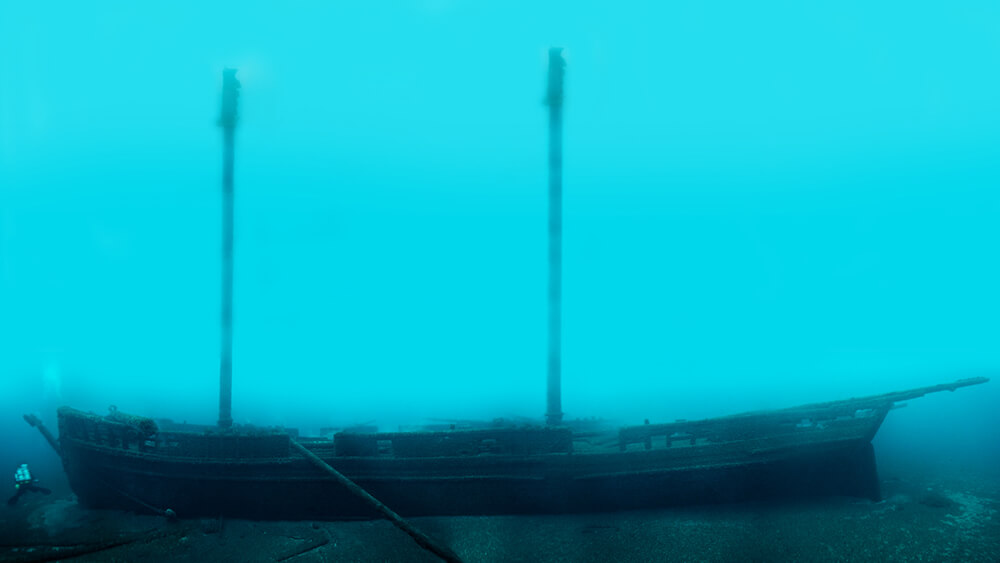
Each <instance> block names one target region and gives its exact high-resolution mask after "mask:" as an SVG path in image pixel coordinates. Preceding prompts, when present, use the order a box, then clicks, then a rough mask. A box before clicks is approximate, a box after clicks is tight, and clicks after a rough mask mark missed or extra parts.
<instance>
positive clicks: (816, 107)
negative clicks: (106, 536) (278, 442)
mask: <svg viewBox="0 0 1000 563" xmlns="http://www.w3.org/2000/svg"><path fill="white" fill-rule="evenodd" d="M997 11H998V7H997V6H996V5H995V4H994V3H988V2H978V3H977V2H963V3H961V4H959V5H947V6H945V5H942V4H937V3H917V4H914V3H912V2H888V3H879V5H878V6H872V5H870V3H866V2H851V3H844V2H838V3H830V4H827V5H823V6H812V7H804V6H799V5H797V4H794V3H780V2H757V3H752V4H747V3H738V2H731V3H724V4H712V5H704V4H703V3H697V2H684V3H670V5H669V6H668V5H663V4H662V3H657V2H646V3H634V4H630V5H628V6H625V7H622V6H615V7H613V6H612V5H611V4H606V5H602V4H587V3H581V2H551V3H546V4H545V5H544V6H539V5H536V3H533V2H523V3H518V2H504V3H480V2H449V1H447V0H439V1H426V2H390V3H388V4H385V5H381V6H377V7H376V6H374V5H370V4H368V3H333V2H311V3H310V2H300V3H295V5H294V6H285V7H276V6H270V5H266V4H251V3H242V2H241V3H236V2H232V3H227V2H214V3H209V5H206V3H204V2H174V3H171V4H170V5H164V6H159V7H149V6H146V5H143V4H128V3H111V2H91V3H83V4H80V5H72V4H69V3H66V4H61V3H56V4H54V5H43V4H40V3H27V2H12V1H9V2H3V7H2V13H3V17H2V18H0V53H2V55H0V381H2V383H0V385H2V388H0V412H3V413H4V415H3V422H2V423H0V430H3V435H4V436H6V437H8V438H7V440H9V444H8V445H9V446H10V447H8V448H4V452H3V455H2V456H0V462H4V463H6V462H7V461H8V458H11V459H10V460H9V461H10V463H7V465H10V467H11V470H13V467H14V466H15V465H16V463H20V460H15V459H13V458H19V457H32V456H40V455H43V454H42V452H43V451H44V445H38V444H37V442H38V439H37V437H36V435H35V434H34V431H33V430H31V429H30V428H28V427H27V426H26V425H24V424H23V423H22V422H21V421H20V414H21V413H22V412H37V413H39V414H41V415H43V416H44V417H45V418H46V420H48V421H49V423H50V424H52V423H53V420H54V411H55V407H56V406H57V405H59V404H72V405H74V406H77V407H80V408H84V409H91V410H95V411H98V412H105V409H106V408H107V406H108V405H109V404H116V405H117V406H118V407H119V408H120V409H122V410H123V411H130V412H138V413H143V414H149V415H152V416H162V417H170V418H174V419H178V420H185V419H186V420H189V421H192V422H212V421H214V420H215V419H216V416H217V414H216V410H215V409H216V406H217V400H218V399H217V392H218V390H217V379H218V302H219V282H218V278H219V214H220V194H219V181H220V163H221V134H220V130H219V129H218V127H217V126H216V125H215V121H216V120H217V119H218V113H219V95H220V89H221V71H222V69H223V68H224V67H226V66H231V67H235V68H238V69H239V78H240V80H241V82H242V84H243V91H242V95H241V99H240V104H241V109H240V123H239V128H238V130H237V141H236V142H237V148H236V202H237V203H236V206H237V207H236V214H237V226H236V241H237V242H236V245H237V249H236V289H235V298H236V312H235V344H234V358H235V367H234V399H233V415H234V418H235V419H236V420H237V422H241V423H242V422H253V423H258V424H284V425H289V426H299V427H302V428H303V429H304V430H306V431H315V430H318V428H319V427H321V426H328V425H338V424H350V423H358V422H365V421H369V420H372V419H374V420H376V421H378V422H379V424H381V425H382V426H383V427H385V428H388V429H391V428H393V427H394V425H396V424H400V423H406V422H413V421H419V420H420V419H422V418H425V417H444V418H476V417H478V418H493V417H495V416H514V415H518V416H532V417H537V416H541V415H542V414H543V412H544V405H545V403H544V401H545V397H544V389H545V387H544V381H545V365H546V364H545V362H546V355H545V354H546V332H545V331H546V324H545V323H546V308H545V307H546V246H545V245H546V240H545V234H546V213H547V199H546V197H547V195H546V189H547V187H546V180H547V176H546V174H547V172H546V143H547V131H546V127H547V116H546V108H545V106H544V105H543V104H542V99H543V97H544V91H545V81H546V52H547V49H548V47H549V46H551V45H560V46H565V47H566V55H567V61H568V66H567V74H566V105H565V130H564V135H565V176H564V189H565V199H564V208H563V211H564V226H565V231H564V235H565V237H564V244H565V246H564V252H565V254H564V268H565V269H564V275H565V277H564V282H565V283H564V302H563V310H564V317H563V320H564V333H563V343H564V346H563V361H564V364H563V373H564V380H563V409H564V410H565V411H566V413H567V416H569V417H584V416H602V417H606V418H609V419H615V420H621V421H624V422H636V421H641V420H642V419H644V418H649V419H651V420H653V421H667V420H673V419H675V418H689V419H690V418H698V417H703V416H713V415H718V414H726V413H731V412H737V411H742V410H751V409H759V408H769V407H779V406H790V405H793V404H797V403H800V402H807V401H817V400H828V399H835V398H842V397H847V396H856V395H862V394H868V393H878V392H884V391H891V390H897V389H903V388H908V387H916V386H921V385H928V384H933V383H940V382H945V381H950V380H953V379H958V378H960V377H965V376H967V375H973V374H981V373H989V372H990V370H995V369H997V367H998V366H1000V355H998V352H997V350H998V349H997V342H1000V324H998V322H997V319H998V318H1000V297H998V292H997V288H998V287H1000V268H998V267H997V264H998V262H997V260H996V252H997V251H996V249H997V246H998V245H997V243H998V240H1000V227H998V225H1000V222H998V221H997V217H998V216H1000V196H998V193H1000V192H998V190H997V186H998V185H1000V167H998V164H997V163H998V162H1000V159H998V156H1000V148H998V147H1000V144H998V142H997V133H996V132H997V131H998V126H1000V111H998V109H997V108H998V105H997V102H996V101H997V100H998V99H1000V82H998V79H997V74H996V73H995V72H992V71H991V69H993V68H994V67H995V66H996V65H995V63H996V61H997V60H1000V43H998V42H997V40H996V33H995V28H996V22H997V18H998V13H997ZM997 389H998V387H997V382H996V381H994V382H993V383H991V384H988V385H986V386H982V387H977V388H973V389H968V390H962V391H959V392H957V393H955V394H954V395H951V394H948V395H946V396H941V397H933V398H926V399H922V400H921V401H923V402H917V403H915V404H914V405H913V406H912V407H911V408H909V409H906V410H904V411H900V412H894V413H892V414H891V415H890V422H889V423H887V426H886V428H885V429H884V430H883V434H881V435H880V436H879V438H878V440H879V442H877V443H876V446H877V447H878V448H879V449H880V451H881V450H885V451H891V452H897V453H899V454H900V455H904V454H906V455H912V456H913V457H914V458H915V459H925V458H928V457H930V456H935V459H940V458H941V457H942V456H941V453H942V452H945V453H946V454H947V455H946V456H943V457H947V458H948V459H960V460H963V463H968V464H972V465H977V466H981V467H985V468H995V467H997V464H996V461H997V458H998V457H1000V454H998V453H997V448H996V446H995V445H993V444H996V443H998V442H997V440H996V438H997V435H996V431H995V430H991V428H997V427H998V422H1000V418H998V415H997V414H996V409H995V405H996V404H997V400H998V399H1000V391H997ZM889 424H892V425H893V426H889ZM914 435H919V436H921V437H922V438H920V439H914V438H913V436H914ZM36 446H37V447H36ZM8 452H10V453H8ZM22 452H23V453H22ZM0 467H3V465H0ZM994 471H995V470H994Z"/></svg>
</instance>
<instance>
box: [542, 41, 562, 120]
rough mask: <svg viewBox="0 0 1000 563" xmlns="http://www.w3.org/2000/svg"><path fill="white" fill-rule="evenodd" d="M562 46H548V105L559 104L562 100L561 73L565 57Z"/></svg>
mask: <svg viewBox="0 0 1000 563" xmlns="http://www.w3.org/2000/svg"><path fill="white" fill-rule="evenodd" d="M562 52H563V48H562V47H551V48H549V91H548V95H546V102H547V103H548V104H549V105H550V106H561V105H562V102H563V75H564V74H565V73H566V59H564V58H563V54H562Z"/></svg>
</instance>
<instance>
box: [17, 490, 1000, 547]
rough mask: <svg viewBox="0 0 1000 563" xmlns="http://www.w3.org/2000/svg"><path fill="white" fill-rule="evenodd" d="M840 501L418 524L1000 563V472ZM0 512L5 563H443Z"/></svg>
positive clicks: (385, 534) (46, 507)
mask: <svg viewBox="0 0 1000 563" xmlns="http://www.w3.org/2000/svg"><path fill="white" fill-rule="evenodd" d="M882 488H883V490H882V492H883V496H884V497H885V500H883V501H882V502H880V503H872V502H870V501H866V500H859V499H849V498H828V499H816V500H803V501H796V502H791V503H789V502H783V503H754V504H740V505H724V506H705V507H693V508H683V509H670V510H656V511H637V512H623V513H614V514H580V515H563V516H493V517H449V518H415V519H413V520H412V522H413V523H414V524H415V525H416V526H417V527H418V528H420V529H421V530H423V531H424V532H426V533H428V534H430V535H432V536H433V537H435V538H436V539H438V540H440V541H442V542H444V543H446V544H447V545H449V546H450V547H451V548H452V549H453V550H454V551H455V552H457V553H458V554H459V556H461V557H462V559H463V560H465V561H988V562H995V561H1000V513H998V510H1000V487H998V481H997V480H996V478H995V476H994V475H988V476H983V475H972V474H968V473H965V472H957V471H956V472H949V473H948V474H941V473H931V474H924V475H919V476H918V475H901V476H892V475H889V476H884V478H883V485H882ZM22 500H23V501H24V502H22V504H21V505H19V506H16V507H7V506H4V507H3V508H2V509H0V514H2V516H0V560H2V561H52V560H60V559H72V560H74V561H291V562H294V563H306V562H318V561H435V560H437V559H436V558H435V557H434V556H432V555H430V554H428V553H426V552H424V551H422V550H421V548H419V547H418V546H417V545H416V544H415V543H414V542H413V541H412V540H411V539H410V538H409V537H408V536H406V535H405V534H403V533H402V532H401V531H399V530H397V529H396V528H394V527H393V526H392V525H391V524H389V523H388V522H385V521H365V522H250V521H245V520H219V519H211V520H181V521H176V522H168V521H166V520H165V519H164V518H161V517H155V516H142V515H135V514H131V513H125V512H119V511H88V510H84V509H81V508H80V507H78V506H77V505H76V503H75V502H74V501H73V499H72V497H71V496H65V495H59V494H53V495H52V496H50V497H42V496H37V495H35V496H33V497H25V498H24V499H22Z"/></svg>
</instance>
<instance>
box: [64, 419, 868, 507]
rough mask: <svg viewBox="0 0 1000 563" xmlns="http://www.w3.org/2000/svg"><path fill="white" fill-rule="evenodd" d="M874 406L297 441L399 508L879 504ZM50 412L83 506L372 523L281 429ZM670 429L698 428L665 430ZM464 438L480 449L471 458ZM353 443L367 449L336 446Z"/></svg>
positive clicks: (68, 471)
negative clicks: (814, 413) (838, 499)
mask: <svg viewBox="0 0 1000 563" xmlns="http://www.w3.org/2000/svg"><path fill="white" fill-rule="evenodd" d="M779 412H780V411H779ZM789 412H791V411H789ZM887 412H888V407H885V408H884V409H880V410H872V409H868V411H866V412H864V413H861V414H857V415H856V416H855V415H852V416H843V415H840V416H833V417H830V418H828V419H826V420H825V421H821V422H814V421H813V420H812V419H807V420H808V424H803V423H801V422H798V421H799V419H798V417H799V416H800V415H801V411H795V412H794V413H793V414H794V417H793V418H789V417H788V416H777V417H776V415H775V414H773V413H771V414H767V415H747V416H744V417H730V418H725V419H715V421H699V422H697V423H675V424H672V425H644V426H640V427H633V428H631V429H622V430H621V433H620V437H619V443H618V444H615V445H614V446H613V447H607V446H606V445H605V446H604V447H588V444H586V443H585V442H584V441H582V440H576V439H575V437H574V435H573V434H572V433H571V432H570V431H569V430H568V429H551V430H550V429H525V430H511V429H505V430H497V431H491V430H484V431H471V432H470V431H452V432H436V433H402V434H400V433H392V434H389V433H386V434H370V435H343V436H341V435H338V437H337V438H339V441H337V439H335V440H317V439H314V440H302V441H301V443H303V445H305V446H306V447H307V448H308V449H310V450H311V451H312V452H313V453H315V454H316V455H318V456H320V457H321V458H322V459H324V460H325V461H326V462H327V463H329V464H330V465H331V466H333V467H334V468H336V469H337V470H338V471H340V472H341V473H343V474H344V475H346V476H347V477H348V478H350V479H352V480H353V481H355V482H356V483H357V484H358V485H360V486H361V487H364V488H365V489H367V490H368V491H369V492H370V493H371V494H372V495H374V496H375V497H376V498H378V499H379V500H381V501H382V502H384V503H385V504H386V505H387V506H390V507H391V508H392V509H393V510H395V511H397V512H398V513H400V514H401V515H404V516H423V515H474V514H528V513H566V512H593V511H616V510H631V509H642V508H658V507H667V506H676V505H686V504H701V503H718V502H738V501H746V500H760V499H773V498H787V497H802V496H821V495H846V496H856V497H864V498H870V499H872V500H878V498H879V487H878V478H877V473H876V468H875V460H874V453H873V450H872V446H871V443H870V441H871V438H872V436H874V434H875V432H876V431H877V429H878V427H879V425H880V424H881V422H882V420H883V419H884V417H885V414H886V413H887ZM59 414H60V442H61V449H62V455H63V461H64V465H65V469H66V473H67V475H68V476H69V481H70V484H71V486H72V487H73V490H74V491H75V492H76V494H77V496H78V498H79V501H80V502H81V504H83V505H85V506H88V507H93V508H120V509H127V510H137V511H142V510H164V509H167V508H169V509H172V510H174V511H175V512H176V513H177V514H178V515H180V516H182V517H189V516H212V517H215V516H219V515H225V516H227V517H242V518H251V519H282V520H284V519H353V518H372V517H375V516H376V515H375V514H374V513H373V512H371V510H370V509H369V508H368V507H367V506H365V505H363V504H362V503H361V502H359V501H358V500H356V499H355V498H354V497H353V496H352V495H350V494H349V493H348V492H347V491H346V490H344V489H343V488H342V487H341V486H340V485H339V484H337V483H336V482H335V481H333V480H331V479H330V478H329V477H328V476H327V475H326V474H324V473H322V472H320V471H318V470H317V469H316V467H315V466H314V465H312V464H311V463H309V461H308V460H306V459H305V458H304V457H302V456H300V455H297V454H295V453H294V451H293V450H292V449H291V448H289V447H288V445H289V441H290V440H291V439H293V438H292V437H290V436H289V435H288V434H283V433H260V432H257V433H255V434H253V435H244V434H240V433H239V432H235V431H228V432H211V431H205V432H202V433H194V432H162V431H161V432H159V433H158V434H157V435H156V437H155V439H145V438H146V437H142V436H138V435H137V433H136V432H137V431H136V430H135V428H136V427H135V425H129V424H123V423H121V422H114V421H110V420H107V419H104V418H102V417H97V416H95V415H91V414H86V413H81V412H79V411H74V410H72V409H61V410H60V413H59ZM677 425H681V426H682V427H684V428H688V429H690V430H691V431H692V432H697V431H703V433H704V436H708V437H707V438H706V437H701V436H700V435H697V434H694V433H684V434H679V433H678V432H676V431H675V430H677ZM699 429H700V430H699ZM664 432H666V433H667V434H666V437H664V436H662V434H663V433H664ZM657 434H661V436H660V437H659V438H657V437H656V435H657ZM366 444H367V445H366ZM469 444H472V445H473V446H475V445H481V444H487V445H488V446H489V447H488V448H487V449H486V450H484V451H482V452H477V451H471V450H470V447H471V446H469ZM368 446H371V447H370V448H369V447H368ZM376 446H378V447H381V448H382V451H379V450H378V449H377V447H376ZM386 448H389V449H390V451H388V452H387V451H385V450H386ZM435 448H437V450H435ZM562 449H565V450H566V451H554V452H551V453H544V452H548V451H550V450H562ZM622 450H623V451H622ZM359 451H360V452H362V453H364V454H366V455H349V454H357V453H358V452H359ZM400 452H403V454H405V455H400ZM441 452H445V453H446V455H438V454H440V453H441ZM493 452H499V453H493Z"/></svg>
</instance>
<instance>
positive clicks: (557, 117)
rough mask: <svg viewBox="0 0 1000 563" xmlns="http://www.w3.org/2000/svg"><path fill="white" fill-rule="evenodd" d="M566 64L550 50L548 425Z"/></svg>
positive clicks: (555, 418) (556, 390)
mask: <svg viewBox="0 0 1000 563" xmlns="http://www.w3.org/2000/svg"><path fill="white" fill-rule="evenodd" d="M565 68H566V61H565V60H563V56H562V47H552V48H551V49H549V91H548V96H547V102H548V106H549V372H548V401H547V402H548V405H547V410H546V413H545V421H546V424H548V425H550V426H557V425H559V424H561V423H562V417H563V413H562V389H561V377H562V357H561V346H562V313H561V310H562V103H563V74H564V73H565Z"/></svg>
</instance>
